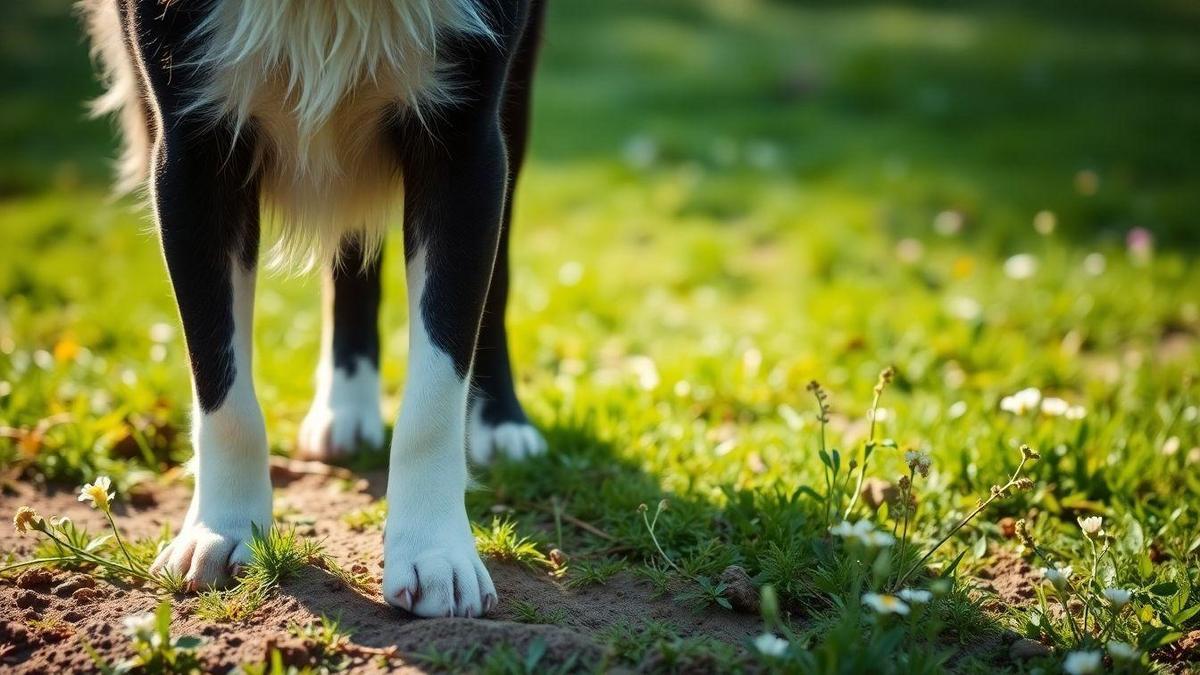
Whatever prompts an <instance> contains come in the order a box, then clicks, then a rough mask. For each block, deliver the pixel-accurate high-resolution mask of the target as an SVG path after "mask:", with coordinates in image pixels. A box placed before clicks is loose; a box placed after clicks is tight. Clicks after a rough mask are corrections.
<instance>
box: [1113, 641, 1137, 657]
mask: <svg viewBox="0 0 1200 675" xmlns="http://www.w3.org/2000/svg"><path fill="white" fill-rule="evenodd" d="M1108 655H1109V656H1111V657H1113V661H1132V660H1134V659H1136V658H1137V657H1138V650H1137V648H1135V647H1134V646H1133V645H1131V644H1129V643H1127V642H1121V641H1120V640H1109V641H1108Z"/></svg>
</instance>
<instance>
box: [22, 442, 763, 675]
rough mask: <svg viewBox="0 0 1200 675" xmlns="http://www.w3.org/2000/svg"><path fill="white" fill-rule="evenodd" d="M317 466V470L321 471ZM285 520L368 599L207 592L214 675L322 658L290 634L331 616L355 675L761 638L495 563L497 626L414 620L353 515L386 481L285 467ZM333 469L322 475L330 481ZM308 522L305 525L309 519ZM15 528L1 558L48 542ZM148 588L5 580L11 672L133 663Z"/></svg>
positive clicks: (623, 590) (146, 514) (296, 584)
mask: <svg viewBox="0 0 1200 675" xmlns="http://www.w3.org/2000/svg"><path fill="white" fill-rule="evenodd" d="M310 471H315V472H316V473H315V474H314V473H310ZM273 474H275V475H274V476H273V478H274V479H275V485H276V486H277V487H280V486H283V489H281V490H279V491H278V492H277V493H276V509H277V512H279V511H282V512H283V513H285V514H294V515H295V516H297V517H295V518H292V520H294V521H296V522H299V523H300V524H301V525H300V527H299V529H300V532H301V533H302V534H305V535H307V536H313V537H316V538H318V539H322V540H324V543H325V550H326V552H327V553H329V554H330V555H331V556H332V557H333V558H334V559H335V560H336V561H337V562H338V563H339V564H340V565H342V566H343V567H345V568H347V569H350V568H352V567H354V568H356V569H364V568H365V569H367V570H369V571H370V573H371V575H372V576H373V577H374V582H373V584H371V587H370V588H369V589H368V592H366V593H360V592H358V591H356V590H353V589H351V588H349V587H347V586H346V585H345V584H343V583H342V582H341V581H339V580H338V579H336V578H335V577H334V576H333V575H331V574H330V573H329V572H327V571H324V570H322V569H319V568H316V567H311V566H310V567H306V568H305V570H304V571H303V572H302V573H301V574H300V575H299V577H297V578H295V579H292V580H289V581H287V582H285V583H284V585H283V586H282V587H281V588H280V589H278V590H277V591H276V592H275V593H274V594H273V595H272V596H271V597H270V598H269V599H268V601H267V602H266V603H265V604H264V605H263V606H262V607H261V608H260V609H259V610H258V611H256V612H255V613H254V615H253V616H252V617H250V619H248V620H247V621H244V622H240V623H213V622H209V621H206V620H203V619H200V618H198V617H196V616H195V613H194V612H195V608H196V600H195V598H194V597H190V596H185V595H180V596H177V597H176V598H175V601H174V608H175V614H174V622H173V625H172V634H173V635H195V636H199V637H202V638H203V644H202V646H201V647H200V650H199V655H200V658H201V661H202V664H203V667H204V669H205V670H206V671H209V672H226V671H228V670H230V669H232V668H234V667H235V666H239V665H246V664H251V663H262V662H263V661H264V660H265V659H267V658H268V655H269V654H270V652H271V649H272V648H276V649H279V650H280V652H281V654H283V655H284V659H285V661H286V662H289V663H295V664H296V665H300V664H303V663H305V662H306V661H311V659H312V658H313V655H312V654H310V653H308V651H307V650H308V649H309V648H310V647H309V646H308V645H306V644H305V643H304V642H303V641H302V640H299V639H298V638H295V637H293V636H292V635H291V634H290V633H289V631H288V628H289V627H291V626H293V625H296V624H299V625H301V626H304V625H308V624H312V623H314V622H319V621H320V616H321V615H326V616H330V617H340V620H341V625H342V627H343V628H344V629H346V630H348V631H350V632H351V638H350V644H349V645H348V646H347V648H346V649H345V650H344V652H345V653H346V655H347V657H348V658H349V659H350V662H349V663H348V664H347V665H348V666H349V667H350V668H351V669H353V670H354V671H355V672H382V671H400V672H424V671H425V670H427V666H426V665H424V664H423V662H422V661H421V660H419V659H417V658H416V655H417V654H422V653H429V652H431V651H433V650H437V651H440V652H447V651H459V650H468V649H471V648H474V649H476V653H480V650H485V651H486V650H487V649H490V648H494V647H497V646H499V645H503V644H507V645H510V646H512V647H513V648H515V649H517V650H518V651H520V652H521V653H525V650H526V648H527V647H528V645H530V644H531V643H533V642H534V641H536V640H538V639H540V640H541V641H542V643H543V644H544V645H545V656H544V657H543V660H542V661H541V664H540V665H542V666H547V665H550V664H555V663H564V662H566V661H567V660H569V659H571V658H575V659H576V663H580V664H595V663H597V662H598V660H599V659H601V658H602V657H603V654H604V648H603V647H602V646H601V645H600V642H599V641H598V639H597V636H598V633H599V632H601V631H603V630H604V629H606V628H608V627H609V626H612V625H614V624H620V623H626V624H629V625H632V626H637V625H639V624H641V623H643V622H645V621H648V620H656V621H664V622H669V623H670V624H672V625H673V626H675V628H676V630H678V632H679V633H680V634H681V635H683V636H706V637H709V638H713V639H717V640H721V641H723V642H726V643H729V644H731V645H735V646H738V647H744V646H745V645H746V644H747V642H748V640H749V639H751V638H753V637H754V636H755V635H756V634H757V633H758V632H759V631H761V621H760V619H759V618H758V617H757V616H755V615H750V614H740V613H735V612H729V611H724V610H720V609H707V610H693V609H690V608H688V607H685V606H681V605H680V604H679V603H677V602H675V601H673V600H672V599H671V598H670V597H657V598H656V597H654V593H653V590H652V589H651V588H650V586H649V585H647V584H646V583H644V582H642V581H640V580H638V579H635V578H634V577H632V576H629V575H627V574H619V575H617V576H615V577H613V578H612V579H610V580H609V581H607V582H606V583H605V584H603V585H599V586H591V587H587V588H582V589H568V588H566V587H565V586H564V585H563V584H562V583H560V582H559V581H557V580H556V579H554V578H552V577H551V576H549V575H547V574H545V573H542V572H539V571H535V570H532V569H529V568H527V567H524V566H520V565H512V564H502V563H495V562H489V563H488V567H489V569H490V570H491V573H492V579H493V581H494V582H495V584H496V588H497V590H498V591H499V594H500V606H499V607H498V608H497V609H496V610H495V611H494V612H493V613H492V615H491V616H489V617H488V618H486V619H427V620H421V619H415V618H413V617H411V616H409V615H407V614H405V613H404V612H401V611H400V610H396V609H393V608H391V607H390V606H388V605H386V604H385V603H384V602H383V600H382V597H381V596H380V591H379V574H380V572H381V559H380V553H381V546H380V534H379V532H378V530H375V529H370V528H368V529H367V530H365V531H362V532H355V531H353V530H352V529H351V528H350V527H349V526H347V525H346V524H345V523H344V522H343V521H342V519H341V518H342V516H343V515H344V514H346V513H348V512H350V511H353V510H356V509H360V508H362V507H364V506H366V505H367V504H369V503H371V502H372V501H373V500H374V499H375V498H377V497H378V496H379V495H380V494H382V490H383V484H384V480H385V475H384V473H382V472H378V473H371V474H363V475H361V476H358V475H354V476H350V475H346V474H344V473H342V472H340V471H339V470H322V469H320V467H313V466H312V465H311V464H296V463H286V462H285V463H281V464H280V465H279V466H276V467H273ZM322 474H323V475H322ZM188 499H189V490H188V488H187V487H185V486H183V485H180V484H179V482H178V481H176V482H175V484H173V485H172V486H170V487H161V488H151V489H147V490H145V491H142V492H140V493H139V494H138V495H137V498H136V499H131V500H130V501H131V502H132V504H122V505H118V506H117V507H116V509H115V513H116V517H117V522H118V523H119V524H120V525H121V528H122V532H123V533H124V534H125V535H127V536H128V537H130V538H135V537H145V536H151V535H155V534H157V533H158V532H160V531H161V529H162V528H163V526H164V524H166V525H168V526H170V527H174V526H175V525H176V524H177V522H178V519H179V518H180V517H181V516H182V514H183V513H184V511H185V510H186V508H187V503H188ZM22 505H28V506H32V507H33V508H35V509H36V510H37V511H38V512H39V513H41V514H42V515H44V516H50V515H60V516H69V517H70V518H71V519H72V520H73V521H74V522H76V523H77V524H80V525H86V526H87V527H88V528H89V529H90V530H91V531H99V530H101V529H103V528H104V525H105V524H104V522H103V520H102V516H101V515H100V514H99V513H98V512H96V511H93V510H91V509H90V508H88V506H87V505H85V504H81V503H79V502H78V501H77V500H76V496H75V493H74V492H69V491H65V490H61V489H54V488H50V489H45V490H39V489H34V488H33V487H32V486H29V485H21V484H18V485H11V486H9V488H8V489H7V490H6V491H5V492H4V494H2V495H0V513H5V514H11V513H13V512H15V511H16V509H17V507H18V506H22ZM301 515H302V516H303V517H302V518H301V517H299V516H301ZM35 541H36V540H35V539H34V537H33V536H32V535H25V536H24V537H22V536H20V535H18V534H16V533H15V532H14V530H13V529H12V528H9V527H3V528H0V551H2V552H6V553H8V552H11V553H12V554H14V555H15V556H16V557H18V558H25V557H28V556H29V555H30V554H31V553H32V552H33V548H34V544H35ZM518 601H521V602H526V603H530V604H532V605H534V606H535V607H537V608H539V609H540V610H541V612H542V615H543V616H554V617H558V618H560V619H561V620H560V622H559V623H558V624H557V625H534V624H526V623H519V622H517V621H516V619H517V614H516V612H515V610H514V607H515V605H516V603H518ZM158 602H159V599H158V597H157V596H156V595H155V594H154V593H152V592H151V591H149V590H146V589H143V588H138V587H134V586H118V585H113V584H112V583H110V582H108V581H105V580H100V581H95V580H93V579H91V578H90V577H87V576H84V575H81V574H77V573H71V572H65V571H57V570H56V571H45V570H39V571H27V572H25V573H24V574H23V575H21V576H20V577H17V578H15V579H14V578H9V579H4V580H0V671H8V672H14V673H45V672H61V671H68V672H76V671H92V670H94V669H95V665H94V663H93V661H92V658H91V657H90V656H89V655H88V653H87V651H86V650H85V648H84V646H85V644H86V645H90V647H91V648H92V649H94V650H95V651H96V652H97V653H99V654H100V655H102V656H103V657H104V658H105V659H106V660H107V661H108V662H109V663H114V664H115V663H119V662H120V661H122V660H124V659H126V658H128V657H130V656H132V651H131V650H130V648H129V641H128V639H127V638H126V637H125V635H124V634H123V632H122V626H121V619H122V618H124V617H126V616H129V615H131V614H135V613H140V612H147V611H151V610H153V609H154V607H155V606H156V605H157V604H158Z"/></svg>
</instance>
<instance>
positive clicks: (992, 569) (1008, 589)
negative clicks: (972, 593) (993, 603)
mask: <svg viewBox="0 0 1200 675" xmlns="http://www.w3.org/2000/svg"><path fill="white" fill-rule="evenodd" d="M975 576H976V577H978V579H980V580H981V581H980V582H979V587H980V588H982V589H984V590H988V591H991V592H992V593H995V594H996V597H997V599H998V600H999V601H1000V602H1001V603H1003V604H1005V605H1023V604H1025V603H1027V602H1029V601H1030V600H1031V599H1033V597H1034V581H1035V580H1034V574H1033V568H1031V567H1030V566H1029V563H1028V562H1026V561H1025V559H1023V558H1021V557H1020V556H1018V555H1016V554H1015V553H1012V552H1011V551H1006V550H1000V551H996V552H995V554H994V556H993V559H992V562H991V564H989V565H988V566H986V567H984V568H983V569H981V570H979V571H977V572H976V573H975Z"/></svg>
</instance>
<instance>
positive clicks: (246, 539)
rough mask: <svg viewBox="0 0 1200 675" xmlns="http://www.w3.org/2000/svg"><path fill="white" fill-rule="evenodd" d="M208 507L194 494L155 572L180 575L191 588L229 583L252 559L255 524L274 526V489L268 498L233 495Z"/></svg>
mask: <svg viewBox="0 0 1200 675" xmlns="http://www.w3.org/2000/svg"><path fill="white" fill-rule="evenodd" d="M205 511H206V509H204V508H201V507H198V506H197V497H195V496H193V498H192V507H191V508H189V509H188V515H187V518H186V519H185V520H184V525H183V527H182V528H181V529H180V531H179V534H177V535H175V538H174V539H172V540H171V543H170V544H167V546H166V548H164V549H163V550H162V551H161V552H160V553H159V554H158V557H157V558H156V559H155V560H154V564H153V565H152V566H151V567H150V571H151V573H158V572H163V571H166V572H170V573H171V574H173V575H176V576H179V577H181V578H183V580H184V583H185V585H186V587H187V590H189V591H197V590H201V589H204V588H208V587H211V586H218V587H219V586H224V585H226V584H227V583H229V581H231V580H232V579H233V577H234V576H236V575H237V573H238V569H239V567H241V566H244V565H246V564H248V563H249V562H250V557H251V555H250V539H251V537H252V536H253V533H254V528H255V527H258V529H259V530H260V531H261V532H264V533H265V532H266V531H267V528H269V527H270V526H271V494H270V489H269V487H268V489H267V492H266V499H265V500H264V499H263V498H262V497H261V495H260V496H258V497H256V498H243V497H239V496H234V495H229V497H228V499H227V501H226V502H225V504H223V505H221V506H220V507H218V508H209V509H207V512H205Z"/></svg>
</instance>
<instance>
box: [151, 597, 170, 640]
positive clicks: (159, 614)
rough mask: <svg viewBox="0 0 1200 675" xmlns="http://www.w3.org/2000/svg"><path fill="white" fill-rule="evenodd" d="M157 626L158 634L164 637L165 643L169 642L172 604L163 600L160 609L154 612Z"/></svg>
mask: <svg viewBox="0 0 1200 675" xmlns="http://www.w3.org/2000/svg"><path fill="white" fill-rule="evenodd" d="M154 618H155V625H156V626H157V627H158V634H159V636H161V637H162V639H163V642H167V641H168V640H170V637H171V602H170V601H169V600H163V601H162V602H161V603H160V604H159V605H158V609H156V610H154Z"/></svg>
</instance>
